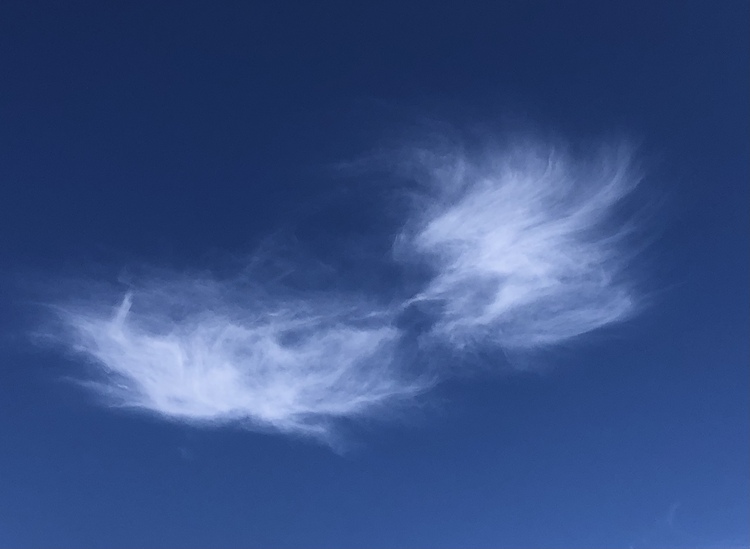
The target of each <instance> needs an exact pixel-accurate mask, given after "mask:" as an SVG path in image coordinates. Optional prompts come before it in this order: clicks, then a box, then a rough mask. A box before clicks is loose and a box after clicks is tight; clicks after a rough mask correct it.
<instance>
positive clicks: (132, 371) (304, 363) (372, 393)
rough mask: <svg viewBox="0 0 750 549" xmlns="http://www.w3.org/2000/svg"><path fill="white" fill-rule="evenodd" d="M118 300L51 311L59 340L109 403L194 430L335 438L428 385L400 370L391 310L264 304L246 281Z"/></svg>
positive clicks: (263, 295) (319, 301) (349, 304)
mask: <svg viewBox="0 0 750 549" xmlns="http://www.w3.org/2000/svg"><path fill="white" fill-rule="evenodd" d="M112 293H113V292H107V293H106V294H105V295H102V297H100V298H95V299H92V300H87V301H84V302H81V301H79V302H78V303H77V304H76V305H70V304H68V305H58V306H57V307H55V309H56V311H57V315H58V318H59V319H60V321H61V322H62V324H63V325H64V327H65V329H64V331H63V332H61V333H59V334H58V336H59V337H60V338H61V339H62V340H63V341H64V343H65V344H66V345H69V346H70V347H72V348H73V349H74V350H75V351H77V352H79V353H82V354H83V355H85V356H87V357H88V358H89V359H90V360H91V361H92V362H93V363H94V364H95V365H96V366H97V367H98V375H96V376H95V378H94V379H92V380H88V381H86V382H85V385H87V386H88V387H90V388H92V389H94V390H96V391H97V393H98V394H99V395H100V396H102V397H104V399H105V402H106V403H107V404H110V405H113V406H123V407H128V408H136V409H140V410H144V411H149V412H154V413H156V414H158V415H160V416H162V417H165V418H169V419H173V420H177V421H185V422H189V423H204V424H205V423H227V422H233V423H241V424H244V425H246V426H248V427H250V428H253V429H256V430H275V431H280V432H286V433H294V434H301V435H310V436H314V437H319V438H328V437H329V435H331V433H332V428H333V425H334V423H335V422H336V421H337V420H340V419H346V418H356V417H362V416H372V415H374V414H376V413H378V412H380V413H381V414H382V413H383V411H384V407H385V406H397V405H398V404H399V402H405V401H408V400H411V399H412V398H413V397H415V396H416V395H417V394H419V393H421V392H422V391H424V390H425V389H426V388H427V387H428V386H429V383H430V382H429V381H428V380H427V379H426V378H423V377H420V376H418V375H410V376H407V374H406V372H405V371H403V370H397V369H395V368H394V364H395V361H394V357H393V354H394V352H395V351H396V343H397V340H398V336H399V334H398V331H397V330H396V329H395V328H394V327H393V326H392V325H391V316H390V314H389V313H388V312H387V311H379V310H377V309H376V308H374V307H373V306H372V305H368V304H364V303H360V302H358V301H357V300H355V299H347V298H346V297H345V296H316V297H314V298H313V297H307V298H305V299H301V298H292V297H289V296H284V297H282V296H279V295H275V296H274V295H269V294H268V292H267V291H265V290H261V289H259V288H257V287H254V286H253V285H252V284H249V283H248V281H246V280H242V281H240V280H234V281H227V280H223V281H219V280H216V279H206V278H203V279H200V278H195V279H191V278H190V277H188V278H185V277H181V278H180V277H177V275H174V276H173V277H169V276H167V277H165V276H163V275H162V276H161V277H159V278H158V279H154V280H150V281H146V282H145V284H141V285H140V286H139V288H138V289H137V290H134V291H132V292H131V293H128V294H127V295H126V296H125V297H124V299H123V300H122V301H121V302H120V303H119V304H118V305H117V306H116V307H114V308H113V307H111V306H105V305H103V303H102V302H103V301H104V300H105V299H111V298H112Z"/></svg>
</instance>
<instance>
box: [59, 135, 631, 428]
mask: <svg viewBox="0 0 750 549" xmlns="http://www.w3.org/2000/svg"><path fill="white" fill-rule="evenodd" d="M404 166H406V167H407V168H408V169H407V171H406V172H403V170H402V174H401V175H403V174H404V173H406V174H407V175H409V177H411V178H413V179H415V180H416V181H417V183H418V184H417V191H416V192H415V193H414V198H415V200H414V201H413V203H412V205H413V208H412V209H411V213H410V214H409V216H408V218H407V219H406V220H405V221H404V224H403V229H402V230H401V232H400V235H399V236H398V238H397V239H396V243H395V246H394V251H395V257H396V258H397V259H398V262H399V264H400V265H402V266H403V268H404V269H405V270H413V271H414V272H419V273H422V274H423V275H425V276H424V277H423V279H422V285H421V287H420V288H419V289H418V290H417V291H416V292H412V293H411V295H409V294H408V291H407V290H406V289H405V288H393V293H392V295H390V296H385V299H384V296H375V295H367V294H366V292H364V290H363V291H362V292H361V293H360V295H355V294H353V293H352V292H350V291H348V292H341V291H337V290H335V289H334V290H331V291H323V290H321V289H320V287H319V286H315V287H314V288H313V286H308V287H307V288H305V287H304V283H303V284H302V285H301V286H300V285H295V286H294V287H290V286H286V287H285V286H284V285H283V284H280V283H279V281H278V280H276V279H275V278H274V277H271V276H268V275H267V273H266V274H265V275H264V274H263V273H262V270H257V271H253V270H252V269H249V270H248V271H246V272H245V273H244V274H243V275H241V276H237V277H235V278H233V279H226V278H223V279H222V278H218V277H216V276H206V275H201V276H197V275H196V276H192V275H190V274H185V273H177V272H162V273H160V274H159V275H152V276H146V277H145V278H143V279H142V280H140V281H139V282H138V283H135V284H132V285H131V288H130V289H129V291H128V293H127V295H124V294H123V292H122V291H121V290H116V289H109V290H105V291H102V292H92V293H90V295H89V296H88V297H85V298H80V294H79V295H77V296H73V297H75V298H77V300H76V301H65V302H63V303H57V304H56V305H55V310H56V311H57V319H58V321H59V322H58V326H59V327H61V329H59V330H58V331H56V332H55V335H56V337H57V340H58V342H60V343H62V344H63V345H64V346H66V347H68V348H72V349H74V350H75V351H77V352H78V353H80V354H81V355H83V356H85V357H86V358H87V359H88V360H89V361H90V362H91V363H93V364H95V365H96V372H97V374H96V375H95V376H93V378H91V379H87V380H85V381H84V384H85V385H87V386H88V387H91V388H93V389H94V390H96V392H97V393H98V394H99V395H100V396H102V397H103V398H104V400H105V402H106V403H107V404H109V405H113V406H124V407H130V408H137V409H141V410H145V411H147V412H151V413H155V414H158V415H160V416H162V417H165V418H168V419H171V420H176V421H185V422H189V423H213V424H219V423H228V422H232V423H240V424H243V425H246V426H248V427H250V428H253V429H259V430H275V431H279V432H285V433H292V434H300V435H308V436H314V437H319V438H321V439H328V440H330V437H331V436H333V434H334V431H335V426H336V425H337V422H338V421H339V420H342V419H350V418H358V417H364V416H370V417H371V416H380V415H384V414H388V413H389V412H388V411H389V410H390V409H392V408H393V407H397V406H398V405H403V404H406V403H410V402H413V401H414V399H415V397H416V396H417V395H420V394H422V393H424V392H425V391H427V390H428V389H429V388H430V387H431V386H433V385H434V383H435V382H436V381H438V380H440V379H445V378H447V377H450V375H451V372H452V371H453V369H452V368H451V367H447V368H446V367H444V366H437V365H436V364H433V365H432V369H431V371H430V372H429V374H428V373H427V372H424V371H423V372H421V373H420V372H419V371H418V368H417V367H416V366H415V365H414V364H413V363H411V361H412V359H413V358H414V353H413V352H407V351H406V350H407V349H410V350H412V351H413V349H421V350H422V352H423V353H426V354H427V355H428V356H422V357H421V358H420V359H419V362H420V363H428V364H429V363H430V362H431V359H430V356H429V353H430V352H431V351H430V350H429V347H430V346H426V347H421V346H419V345H416V346H415V345H411V346H410V344H411V343H413V342H414V341H416V340H417V339H421V338H424V337H427V338H431V340H432V341H440V342H441V343H442V344H447V345H450V346H452V347H453V348H454V349H456V350H457V352H459V353H460V352H461V350H462V349H466V348H467V347H468V346H471V345H474V344H479V345H484V346H494V347H496V348H497V349H498V350H503V351H510V352H517V351H521V352H523V351H529V350H534V349H540V348H547V347H549V346H552V345H555V344H559V343H561V342H563V341H566V340H569V339H571V338H574V337H576V336H580V335H582V334H585V333H587V332H591V331H592V330H596V329H598V328H601V327H603V326H607V325H609V324H612V323H615V322H618V321H622V320H624V319H626V318H629V317H630V316H631V315H632V314H633V313H634V312H635V311H636V310H637V308H638V305H639V302H638V295H637V293H636V292H635V290H634V289H633V288H632V287H631V285H630V284H629V281H628V277H627V276H625V268H626V267H627V262H628V260H629V258H630V257H631V256H630V255H629V254H627V253H625V252H626V249H625V246H624V244H625V243H626V240H627V237H628V236H629V234H630V229H631V228H632V227H631V225H630V224H629V223H628V221H627V217H624V216H623V212H621V211H620V206H621V204H622V203H623V201H624V199H625V198H626V197H627V196H628V195H629V194H630V193H631V191H632V190H633V189H634V188H635V186H636V184H637V183H638V178H637V177H635V176H634V174H633V171H632V169H631V167H630V156H629V153H628V150H627V149H625V148H613V149H609V150H604V149H602V150H601V151H600V152H599V153H597V154H594V155H591V156H589V157H588V158H584V159H581V158H579V157H574V156H571V155H566V154H563V153H561V152H560V151H559V150H556V149H555V148H553V147H546V146H543V145H534V146H529V145H516V146H511V147H506V148H500V149H498V148H495V149H484V150H482V151H474V152H471V151H467V150H466V148H465V147H447V148H446V147H436V148H433V149H430V150H424V149H423V150H415V151H413V152H412V153H410V155H409V158H408V162H407V163H404V164H402V165H400V168H403V167H404ZM263 253H264V254H270V255H271V256H273V253H274V252H273V249H266V250H265V251H264V252H263ZM270 259H271V261H273V257H271V258H270ZM284 261H286V259H284ZM296 261H297V262H298V263H297V264H293V265H292V267H291V268H289V272H291V273H306V272H307V271H309V270H310V269H311V268H312V267H311V265H310V262H311V260H310V258H309V257H308V256H306V255H305V254H300V255H299V257H298V259H297V260H296ZM253 272H254V274H252V273H253ZM301 278H302V279H304V278H305V277H301ZM347 286H348V287H351V285H347ZM123 295H124V297H123ZM384 302H385V303H391V305H389V306H382V305H380V304H382V303H384ZM414 306H416V307H418V308H419V310H420V312H419V315H417V316H420V315H421V316H420V318H418V319H417V320H418V321H419V322H418V324H419V329H413V326H412V325H410V324H409V320H408V319H407V318H406V317H407V316H408V315H409V314H410V313H409V310H410V309H411V310H413V309H414ZM434 362H435V363H437V361H434Z"/></svg>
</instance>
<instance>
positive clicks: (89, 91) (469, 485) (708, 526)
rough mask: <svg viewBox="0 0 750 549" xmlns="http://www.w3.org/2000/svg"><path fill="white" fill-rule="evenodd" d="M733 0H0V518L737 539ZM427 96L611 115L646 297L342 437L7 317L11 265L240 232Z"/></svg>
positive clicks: (381, 134) (525, 113)
mask: <svg viewBox="0 0 750 549" xmlns="http://www.w3.org/2000/svg"><path fill="white" fill-rule="evenodd" d="M749 16H750V8H749V5H748V3H747V2H744V1H741V0H723V1H719V2H707V1H704V2H697V1H688V0H682V1H677V0H675V1H672V2H667V1H657V2H653V1H649V2H643V1H636V2H634V1H628V2H625V1H621V2H593V1H592V2H587V1H569V2H543V1H533V2H521V1H517V2H467V3H464V2H460V3H459V2H367V3H365V2H255V3H250V2H166V1H163V2H119V3H116V2H90V3H87V2H63V3H59V2H57V3H52V2H49V3H47V2H21V1H18V2H14V1H5V2H2V3H1V4H0V74H1V75H2V84H0V140H1V143H2V145H1V146H0V269H1V270H2V280H3V288H2V294H1V295H0V297H1V298H2V308H1V309H0V323H1V325H2V329H3V332H4V333H5V336H4V337H3V338H2V346H1V347H0V353H1V354H0V441H1V443H0V546H3V547H32V546H33V547H41V546H45V547H53V546H54V547H58V546H59V547H83V546H86V547H104V546H107V547H125V546H129V547H130V546H139V547H140V546H147V547H155V546H170V547H176V546H184V547H187V546H190V547H196V546H211V547H240V546H273V547H306V546H311V547H417V546H418V547H506V546H507V547H521V546H523V547H534V546H539V547H542V546H544V547H584V546H586V547H593V546H603V547H630V546H632V547H666V546H670V547H730V546H738V547H739V546H744V547H747V546H748V545H750V527H749V526H748V524H749V523H748V516H750V470H749V469H748V462H749V460H748V458H750V441H749V437H748V434H749V433H750V411H749V406H750V398H749V394H748V382H749V381H750V376H749V375H748V360H750V357H749V353H748V335H747V334H748V328H749V327H750V326H748V324H750V323H749V322H748V313H749V306H750V303H749V299H748V283H747V281H748V274H750V273H749V272H748V271H749V269H748V266H749V262H748V252H749V250H750V242H748V240H749V232H750V231H749V229H750V223H749V220H748V204H749V203H750V202H749V199H750V196H749V195H750V193H749V192H748V189H749V186H748V177H749V176H750V173H748V151H749V150H750V149H749V145H750V132H749V121H750V117H749V113H748V107H749V103H748V92H750V86H749V85H748V83H749V76H750V70H749V67H750V65H749V64H748V61H749V56H748V39H749V38H750V31H748V25H747V23H748V17H749ZM424 117H429V118H434V119H441V120H444V121H446V122H449V123H451V124H459V125H460V124H480V125H490V126H493V127H497V128H503V127H504V126H503V125H504V124H506V125H511V126H513V127H526V128H529V127H533V128H534V129H535V130H538V131H551V132H554V133H555V134H556V135H562V136H564V137H565V138H567V139H570V140H573V141H575V140H590V139H598V138H600V137H602V136H603V137H610V136H620V135H626V136H629V137H631V138H633V139H635V140H637V141H638V142H639V146H640V149H639V155H641V158H642V160H643V165H644V166H645V172H646V178H645V180H644V185H645V186H646V187H647V188H648V189H650V191H649V192H651V193H652V194H653V196H658V197H660V198H659V204H660V205H659V208H660V210H659V213H658V215H657V217H658V223H654V227H655V229H654V233H653V234H652V235H650V236H651V237H652V238H653V244H652V245H651V247H650V248H649V249H648V252H647V253H646V254H644V255H645V257H644V258H643V262H644V263H643V265H641V269H640V270H641V272H643V273H648V274H647V275H644V278H645V279H646V280H647V282H648V286H649V288H650V290H651V291H652V292H654V294H655V295H658V298H657V299H655V300H654V305H653V306H652V307H651V308H649V309H648V310H647V311H646V312H645V313H644V314H642V315H641V316H640V317H638V318H637V319H635V320H633V321H632V322H629V323H627V324H625V325H623V326H620V327H615V328H612V329H611V330H610V331H609V332H608V336H607V337H600V338H594V339H593V340H591V341H589V342H587V343H585V344H582V345H580V346H575V347H574V348H573V350H566V351H565V352H561V353H560V356H559V357H555V356H554V353H553V354H552V357H551V359H550V357H547V359H546V360H547V362H550V360H551V362H552V363H553V364H554V366H555V367H554V368H553V369H551V370H549V371H548V372H547V373H545V374H544V375H541V376H538V375H520V376H515V377H514V376H509V377H506V376H498V377H494V376H486V377H482V378H481V379H464V380H459V381H453V382H451V383H446V384H443V385H442V386H441V387H440V388H439V389H438V390H437V391H436V392H435V393H434V394H433V395H432V398H431V399H430V402H431V405H430V407H428V409H426V410H422V411H420V412H419V414H418V417H416V418H414V420H413V421H412V420H409V421H407V422H406V424H404V423H403V422H398V421H397V422H385V423H382V424H381V423H373V424H371V425H370V424H366V425H365V428H364V429H363V428H362V427H361V426H360V428H359V429H358V430H356V434H354V435H352V436H353V438H354V442H353V448H352V449H351V450H350V451H348V452H346V453H345V454H343V455H339V454H338V453H336V452H333V451H332V450H331V449H330V448H328V447H326V446H325V445H320V444H317V443H313V442H309V441H302V440H299V439H296V438H288V437H283V436H278V435H269V434H257V433H253V432H247V431H245V430H242V429H239V428H194V427H189V426H183V425H178V424H174V423H168V422H163V421H160V420H157V419H154V418H148V417H143V416H140V415H133V414H128V413H124V412H122V411H112V410H108V409H106V408H104V407H101V406H99V405H98V404H97V403H96V401H95V400H94V399H92V398H89V397H88V395H87V394H86V393H84V392H82V391H81V390H80V389H79V388H76V387H74V386H71V384H68V383H64V382H61V381H60V380H61V378H63V377H64V376H66V375H72V374H73V373H74V371H75V369H76V368H77V367H78V366H79V364H78V363H77V362H76V359H75V358H71V357H64V356H60V355H59V354H56V353H50V352H47V351H46V350H38V349H37V348H36V347H35V346H33V345H32V344H31V343H29V341H28V339H27V338H26V336H25V335H24V334H25V331H26V330H27V328H28V326H31V325H33V322H34V320H35V315H37V314H39V313H38V309H36V308H35V307H34V306H33V305H31V304H29V303H27V301H26V300H25V299H24V296H23V295H21V294H20V293H19V292H18V291H17V289H16V288H17V287H18V284H17V280H18V279H19V277H20V278H24V277H27V276H30V274H29V273H33V274H34V276H35V277H47V278H48V279H51V280H54V278H55V277H56V276H58V275H60V276H62V275H63V274H65V275H70V273H71V272H74V271H75V270H76V269H77V268H86V269H88V270H92V269H93V270H95V269H101V270H102V271H104V272H107V273H111V272H116V271H117V270H118V269H121V268H125V267H127V266H128V265H132V264H133V263H138V262H144V263H148V262H150V263H154V262H155V263H158V264H159V265H162V266H171V267H174V268H177V269H179V268H183V267H187V266H194V265H196V264H200V265H201V266H203V265H205V263H206V261H207V259H206V258H209V259H210V258H211V257H213V256H214V255H222V254H227V253H229V254H231V253H242V252H246V251H247V250H248V249H249V247H251V246H252V245H253V243H254V242H255V241H257V239H259V238H261V237H262V236H263V235H265V234H267V233H268V231H270V230H274V229H275V228H277V227H278V226H279V223H282V224H283V223H285V222H287V221H288V220H289V218H290V217H294V215H295V213H294V212H295V211H297V209H298V208H300V207H301V205H304V204H311V203H312V204H314V203H316V201H317V200H321V199H322V198H321V197H325V196H327V195H326V193H335V192H336V189H337V188H338V187H337V186H338V185H341V181H340V180H338V179H337V178H335V177H331V176H330V170H329V169H328V168H327V167H330V166H331V165H332V164H333V163H335V162H340V161H344V160H347V159H350V158H352V157H353V156H355V155H358V154H362V153H363V152H366V151H367V148H368V147H370V146H374V145H377V144H378V143H381V142H382V141H383V140H384V139H387V136H388V135H389V132H394V134H397V133H398V132H399V131H400V130H401V128H400V127H399V124H408V123H410V122H412V121H413V120H415V119H421V118H424ZM360 213H361V215H362V216H367V215H370V214H368V212H365V211H362V212H359V213H358V212H355V217H356V216H358V215H360ZM342 223H343V221H342ZM329 230H330V227H329ZM333 230H337V227H335V226H334V227H333ZM344 230H345V229H344V228H343V226H342V228H341V231H342V232H343V231H344ZM212 254H214V255H212ZM14 281H15V282H14Z"/></svg>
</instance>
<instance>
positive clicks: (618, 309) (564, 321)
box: [397, 144, 638, 351]
mask: <svg viewBox="0 0 750 549" xmlns="http://www.w3.org/2000/svg"><path fill="white" fill-rule="evenodd" d="M412 157H413V158H417V159H418V161H417V162H416V163H412V165H411V169H412V172H413V173H416V174H418V178H419V179H420V181H421V182H422V185H421V187H420V189H419V191H418V193H417V194H416V200H415V214H414V216H413V219H412V220H411V221H410V223H409V224H408V227H407V229H406V230H405V231H404V232H403V233H402V234H401V236H400V238H399V240H398V242H397V251H398V254H397V255H398V256H399V257H400V258H408V261H409V262H411V263H414V262H424V263H426V264H427V265H428V267H429V269H430V273H431V275H430V276H431V277H430V279H429V281H428V282H427V284H426V286H425V287H424V288H423V289H422V290H421V291H420V292H419V293H418V295H416V296H415V297H414V298H413V299H412V301H413V302H414V303H431V304H432V305H433V308H436V309H438V310H439V311H440V313H439V314H438V318H437V319H436V321H435V324H434V326H433V328H432V333H433V335H434V336H436V337H439V338H442V339H445V340H448V341H450V342H451V343H452V344H454V345H456V346H458V347H464V346H466V345H470V344H472V343H476V342H479V343H484V344H487V343H489V344H493V345H497V346H499V347H501V348H503V349H505V350H509V351H525V350H531V349H538V348H544V347H548V346H551V345H554V344H557V343H560V342H563V341H565V340H568V339H570V338H573V337H575V336H578V335H581V334H584V333H587V332H590V331H592V330H595V329H597V328H600V327H603V326H606V325H608V324H611V323H614V322H618V321H622V320H624V319H626V318H628V317H629V316H630V315H632V314H633V313H634V312H635V311H636V310H637V306H638V300H637V294H636V292H635V290H634V289H633V288H632V287H631V286H630V284H629V281H628V280H627V278H626V276H625V268H626V266H627V261H628V259H630V257H631V256H630V255H629V254H628V253H627V250H626V249H625V246H624V243H625V241H626V239H627V237H628V236H629V235H630V234H631V230H632V224H630V223H629V222H627V220H624V221H623V220H621V221H619V222H618V215H622V212H619V211H618V208H619V207H620V206H622V203H623V201H624V199H625V198H626V197H627V196H628V195H629V194H630V193H631V192H632V191H633V190H634V188H635V186H636V184H637V183H638V178H637V177H635V176H634V174H633V171H632V168H631V166H630V153H629V150H628V149H627V148H626V147H617V148H611V149H602V150H601V151H599V152H598V153H597V154H596V155H593V156H592V157H589V158H585V159H576V158H572V157H571V156H568V155H566V154H564V153H563V152H561V151H559V150H555V149H554V148H552V147H548V146H541V145H528V144H527V145H525V146H518V145H515V146H512V147H506V148H505V149H498V148H492V149H487V150H482V151H480V152H475V153H467V152H466V151H465V150H464V149H461V148H458V149H456V148H453V149H449V150H443V149H438V150H431V151H428V152H425V151H420V153H419V154H417V155H412Z"/></svg>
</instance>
